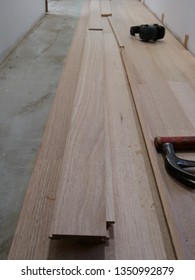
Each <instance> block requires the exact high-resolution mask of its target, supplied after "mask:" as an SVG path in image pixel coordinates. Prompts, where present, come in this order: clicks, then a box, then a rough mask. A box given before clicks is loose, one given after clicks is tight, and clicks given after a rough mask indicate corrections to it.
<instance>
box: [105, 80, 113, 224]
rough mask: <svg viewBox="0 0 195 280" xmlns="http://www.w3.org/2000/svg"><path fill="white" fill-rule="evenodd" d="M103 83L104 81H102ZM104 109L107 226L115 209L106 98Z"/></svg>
mask: <svg viewBox="0 0 195 280" xmlns="http://www.w3.org/2000/svg"><path fill="white" fill-rule="evenodd" d="M104 85H105V81H104ZM104 109H105V137H106V143H105V145H106V146H105V150H106V153H105V168H106V172H105V187H106V189H105V194H106V222H107V226H108V227H109V226H110V225H111V224H114V223H115V210H114V195H113V184H114V182H113V180H114V174H113V162H112V156H111V139H110V132H109V124H108V112H107V103H106V99H105V98H104Z"/></svg>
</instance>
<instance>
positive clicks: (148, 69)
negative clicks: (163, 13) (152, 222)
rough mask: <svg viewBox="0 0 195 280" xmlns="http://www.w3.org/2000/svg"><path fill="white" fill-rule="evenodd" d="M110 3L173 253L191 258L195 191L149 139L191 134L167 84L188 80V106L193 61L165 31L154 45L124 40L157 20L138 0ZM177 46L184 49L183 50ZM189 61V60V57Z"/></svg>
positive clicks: (191, 127)
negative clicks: (169, 171) (132, 29)
mask: <svg viewBox="0 0 195 280" xmlns="http://www.w3.org/2000/svg"><path fill="white" fill-rule="evenodd" d="M112 3H114V4H115V5H116V7H117V9H118V13H117V15H116V17H120V19H121V22H122V23H123V28H121V29H120V30H118V32H119V33H120V35H121V37H122V38H123V41H124V42H125V50H122V56H123V61H124V64H125V67H126V71H127V75H128V78H129V81H130V84H131V88H132V93H133V96H134V101H135V104H136V108H137V111H138V114H139V119H140V122H141V125H142V129H143V132H144V137H145V142H146V144H147V148H148V152H149V155H150V159H151V163H152V166H153V171H154V174H155V177H156V181H157V185H158V189H159V192H160V195H161V199H162V202H163V207H164V211H165V214H166V217H167V221H168V224H169V229H170V232H171V236H172V239H173V243H174V247H175V251H176V255H177V258H179V259H188V258H190V259H194V258H195V236H194V228H195V224H194V219H193V216H194V213H195V203H194V202H195V193H194V192H193V191H189V190H188V189H186V188H184V187H181V186H180V184H179V183H178V182H176V181H174V180H173V179H172V178H171V177H170V176H169V175H168V174H167V172H166V170H165V168H164V163H163V160H162V156H161V155H160V154H158V153H157V152H156V150H155V148H154V145H153V139H154V137H155V136H157V135H161V136H177V135H181V134H182V135H194V134H195V126H194V123H195V122H194V121H195V120H194V116H193V115H192V114H191V116H190V118H189V115H188V113H187V111H186V105H185V102H186V101H184V100H183V99H182V102H179V100H178V99H177V98H176V92H175V90H174V91H173V86H174V85H173V84H172V86H171V84H170V78H171V77H174V79H176V80H177V81H180V79H181V81H185V80H188V81H190V85H191V87H192V90H191V91H189V92H188V94H189V101H188V103H189V102H193V97H192V94H191V93H192V92H193V91H194V90H195V87H194V83H193V78H192V74H189V75H186V74H187V73H189V72H190V71H189V70H187V69H190V68H194V67H193V66H192V64H193V63H194V62H191V63H189V62H188V60H186V58H185V56H186V55H185V54H184V52H185V49H184V48H183V47H182V46H181V45H180V44H179V43H178V42H177V40H176V39H174V38H173V36H172V35H171V34H169V32H168V31H167V33H166V39H165V40H164V41H162V42H157V44H144V43H142V42H141V43H140V41H139V40H137V39H129V35H128V34H127V32H125V30H127V28H128V27H129V26H131V25H134V24H135V23H138V24H139V23H140V22H141V21H142V22H147V21H150V22H151V21H154V20H155V21H156V18H154V17H153V15H152V14H150V13H149V12H148V10H147V9H146V8H145V7H144V6H143V5H141V4H140V3H139V2H136V1H125V0H122V1H121V2H120V5H119V4H118V3H117V1H115V0H113V1H112ZM112 11H113V9H112ZM113 20H114V11H113ZM117 20H118V19H117ZM170 38H171V40H170ZM126 46H128V48H126ZM181 48H183V49H182V51H181ZM163 49H166V51H164V52H162V50H163ZM173 50H174V51H173ZM173 52H175V54H174V55H173V57H174V59H175V58H177V63H176V60H175V61H174V64H175V63H176V64H175V65H178V67H175V69H177V71H176V72H175V73H174V70H173V68H172V67H173V65H174V64H173V59H170V58H171V56H172V54H173ZM157 53H158V54H159V53H161V56H158V55H157ZM181 53H182V54H183V55H181ZM187 56H189V54H188V55H187ZM163 61H164V62H163ZM192 61H194V58H193V57H192ZM181 65H183V66H184V67H183V69H185V70H186V72H185V76H184V75H182V74H183V73H184V72H183V71H184V70H183V69H182V68H179V67H180V66H181ZM165 73H172V74H171V76H169V77H168V74H165ZM190 92H191V93H190ZM190 100H191V101H190ZM187 106H189V105H187ZM184 156H185V155H184Z"/></svg>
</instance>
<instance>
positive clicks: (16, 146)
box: [0, 0, 84, 259]
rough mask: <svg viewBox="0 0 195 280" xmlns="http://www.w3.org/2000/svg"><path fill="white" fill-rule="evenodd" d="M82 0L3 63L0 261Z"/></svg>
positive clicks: (47, 20)
mask: <svg viewBox="0 0 195 280" xmlns="http://www.w3.org/2000/svg"><path fill="white" fill-rule="evenodd" d="M83 2H84V0H74V1H72V0H63V1H61V0H59V1H49V13H48V14H47V15H46V16H45V17H44V18H43V19H42V20H41V21H40V22H39V23H38V25H37V26H36V27H35V28H34V29H33V30H32V31H31V32H30V33H29V34H28V35H27V36H26V37H25V38H24V40H23V41H22V42H21V43H20V44H19V45H18V46H17V48H16V49H15V50H14V52H13V53H12V54H11V55H10V56H9V57H8V58H7V59H6V60H5V61H4V63H3V64H1V65H0V178H1V180H0V259H6V258H7V255H8V252H9V248H10V244H11V240H12V237H13V234H14V231H15V228H16V225H17V220H18V218H19V214H20V210H21V207H22V203H23V199H24V196H25V193H26V190H27V187H28V182H29V179H30V176H31V173H32V169H33V165H34V161H35V158H36V154H37V152H38V149H39V146H40V143H41V137H42V135H43V131H44V128H45V125H46V121H47V117H48V114H49V111H50V108H51V104H52V101H53V98H54V95H55V92H56V88H57V85H58V82H59V78H60V73H61V71H62V68H63V65H64V60H65V58H66V55H67V52H68V49H69V46H70V43H71V40H72V36H73V34H74V30H75V27H76V23H77V21H78V18H79V15H80V10H81V7H82V5H83Z"/></svg>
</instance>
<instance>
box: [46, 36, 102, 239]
mask: <svg viewBox="0 0 195 280" xmlns="http://www.w3.org/2000/svg"><path fill="white" fill-rule="evenodd" d="M94 65H95V67H94ZM103 75H104V74H103V33H102V32H90V31H89V32H87V34H86V42H85V48H84V52H83V57H82V63H81V67H80V74H79V79H78V84H77V90H76V94H75V100H74V105H73V112H72V117H71V122H70V130H69V133H68V137H67V141H66V147H65V153H64V158H63V163H62V171H61V176H60V183H59V189H58V194H57V198H56V202H55V211H54V217H53V223H52V226H51V236H52V237H53V238H58V237H62V236H79V237H84V238H86V237H94V238H98V237H100V238H106V236H107V232H106V202H105V198H106V194H105V183H106V182H105V172H106V166H105V164H106V160H105V153H106V152H107V151H106V150H105V143H106V139H105V116H104V95H103V94H104V89H103Z"/></svg>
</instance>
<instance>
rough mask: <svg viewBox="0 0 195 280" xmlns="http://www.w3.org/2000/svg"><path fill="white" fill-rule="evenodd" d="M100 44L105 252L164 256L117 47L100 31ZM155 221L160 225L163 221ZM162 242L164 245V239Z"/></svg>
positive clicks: (124, 255)
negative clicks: (106, 184)
mask: <svg viewBox="0 0 195 280" xmlns="http://www.w3.org/2000/svg"><path fill="white" fill-rule="evenodd" d="M104 42H105V61H104V62H105V79H106V98H107V102H106V103H107V110H108V121H109V129H110V139H111V148H112V153H111V154H112V162H113V165H112V168H113V174H114V178H113V183H114V193H115V195H114V196H115V202H116V210H115V211H116V223H115V225H114V240H113V243H112V242H109V243H110V245H109V246H110V248H109V247H108V248H107V250H108V252H107V254H109V252H110V251H112V250H113V249H114V254H115V258H116V259H166V258H167V257H168V256H167V252H165V245H164V243H165V240H164V238H165V237H164V236H162V233H161V229H160V225H159V221H158V218H159V217H158V215H157V212H156V207H157V205H158V204H159V205H160V201H159V198H158V197H156V200H155V202H154V200H153V195H154V190H155V188H156V186H155V182H154V178H153V174H152V172H151V168H150V164H149V162H147V156H146V151H145V147H144V144H143V142H140V141H141V140H140V139H141V138H140V131H139V124H138V122H136V113H135V111H134V109H133V107H132V103H131V102H130V99H129V94H130V89H129V87H128V84H127V80H126V76H125V75H126V74H125V71H124V69H123V64H122V61H121V57H120V51H119V49H118V47H117V43H116V40H115V38H114V35H113V34H112V33H108V32H107V33H105V34H104ZM152 205H153V206H152ZM154 205H155V206H154ZM161 222H162V224H164V227H166V223H165V220H164V221H163V219H162V221H161ZM167 239H169V236H168V234H167ZM166 241H167V240H166ZM167 242H168V243H169V245H170V240H169V241H167ZM124 244H125V246H124ZM109 250H110V251H109ZM112 254H113V253H112Z"/></svg>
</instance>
